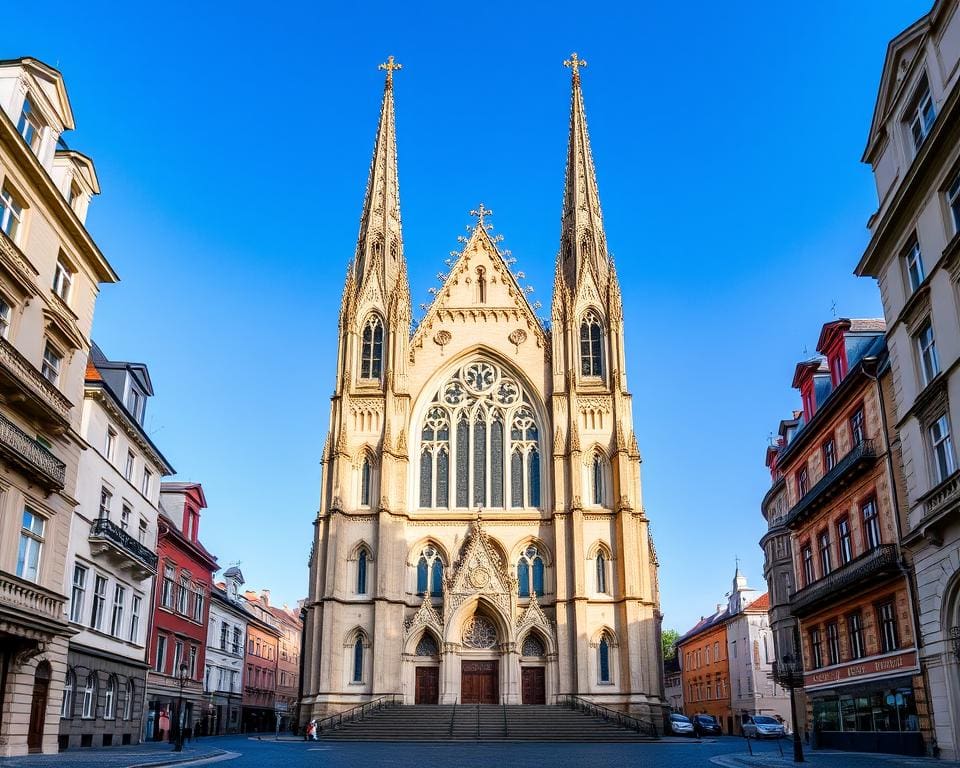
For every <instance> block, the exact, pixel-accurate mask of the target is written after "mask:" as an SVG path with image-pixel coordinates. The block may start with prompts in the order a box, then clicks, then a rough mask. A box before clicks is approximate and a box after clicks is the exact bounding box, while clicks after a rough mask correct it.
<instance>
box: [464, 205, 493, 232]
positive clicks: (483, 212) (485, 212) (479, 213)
mask: <svg viewBox="0 0 960 768" xmlns="http://www.w3.org/2000/svg"><path fill="white" fill-rule="evenodd" d="M470 215H471V216H476V217H477V225H478V226H481V227H482V226H483V217H484V216H493V211H491V210H490V209H489V208H485V207H484V205H483V203H480V206H479V207H478V208H475V209H474V210H472V211H470Z"/></svg>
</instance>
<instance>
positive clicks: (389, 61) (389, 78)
mask: <svg viewBox="0 0 960 768" xmlns="http://www.w3.org/2000/svg"><path fill="white" fill-rule="evenodd" d="M377 69H385V70H387V82H386V87H387V88H393V70H395V69H403V64H397V63H395V62H394V60H393V56H387V60H386V61H385V62H383V63H382V64H381V65H380V66H378V67H377Z"/></svg>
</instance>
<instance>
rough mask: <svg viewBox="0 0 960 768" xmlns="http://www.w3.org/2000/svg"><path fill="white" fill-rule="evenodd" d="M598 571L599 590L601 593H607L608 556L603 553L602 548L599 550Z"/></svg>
mask: <svg viewBox="0 0 960 768" xmlns="http://www.w3.org/2000/svg"><path fill="white" fill-rule="evenodd" d="M596 568H597V570H596V573H597V592H599V593H600V594H606V593H607V558H606V556H605V555H604V554H603V551H602V550H598V551H597V559H596Z"/></svg>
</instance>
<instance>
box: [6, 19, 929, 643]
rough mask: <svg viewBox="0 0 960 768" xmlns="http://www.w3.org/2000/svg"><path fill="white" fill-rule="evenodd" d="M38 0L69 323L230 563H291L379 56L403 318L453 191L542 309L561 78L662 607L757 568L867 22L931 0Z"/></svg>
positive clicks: (847, 182)
mask: <svg viewBox="0 0 960 768" xmlns="http://www.w3.org/2000/svg"><path fill="white" fill-rule="evenodd" d="M213 5H214V4H206V3H197V2H192V3H184V2H181V1H180V0H172V1H171V2H166V3H163V4H162V5H157V4H154V5H151V6H142V7H149V8H150V10H149V11H144V10H140V8H137V6H138V4H129V5H126V6H123V5H121V4H117V3H112V2H111V3H104V2H85V3H79V4H78V3H59V4H57V6H56V7H54V8H50V9H47V10H48V11H49V12H44V13H37V12H36V8H35V7H33V6H28V5H25V4H22V3H21V4H17V3H13V4H10V6H9V7H7V8H5V9H4V22H3V27H2V29H0V56H2V57H14V56H21V55H31V56H36V57H37V58H40V59H42V60H44V61H46V62H48V63H49V64H51V65H55V66H58V67H59V68H60V69H61V71H62V72H63V74H64V76H65V78H66V82H67V87H68V89H69V93H70V97H71V101H72V104H73V108H74V112H75V114H76V120H77V124H78V130H76V131H75V132H73V133H72V134H68V135H67V136H66V139H67V141H68V142H69V143H70V145H71V146H72V147H74V148H76V149H79V150H81V151H83V152H86V153H88V154H89V155H90V156H91V157H92V158H93V159H94V161H95V162H96V165H97V170H98V173H99V176H100V182H101V185H102V187H103V194H102V195H101V197H100V198H99V199H97V200H95V201H94V203H93V205H92V206H91V213H90V217H89V221H88V225H89V228H90V230H91V232H92V233H93V235H94V237H95V238H96V239H97V241H98V242H99V243H100V245H101V247H102V249H103V251H104V253H105V254H106V255H107V257H108V258H109V259H110V261H111V262H112V264H113V265H114V267H115V268H116V269H117V271H118V272H119V274H120V276H121V278H122V282H121V283H119V284H118V285H114V286H106V287H105V288H104V290H103V292H102V294H101V296H100V299H99V301H98V303H97V311H96V321H95V325H94V336H95V338H96V340H97V341H98V343H99V344H100V345H101V347H102V348H103V349H104V351H105V352H106V353H107V354H108V355H109V356H112V357H114V358H117V359H130V360H138V361H143V362H146V363H147V364H148V365H149V366H150V371H151V374H152V377H153V381H154V385H155V388H156V393H157V394H156V397H155V398H153V401H152V403H151V405H150V407H149V410H148V419H147V426H148V429H149V431H150V433H151V435H152V437H153V438H154V439H155V440H156V442H157V444H158V445H159V446H160V447H161V449H162V450H163V451H164V453H165V454H166V455H167V457H168V458H169V459H170V460H171V461H172V463H173V465H174V466H175V467H176V468H177V469H178V470H179V472H180V474H179V477H180V478H181V479H189V480H196V481H200V482H202V483H203V486H204V489H205V491H206V495H207V499H208V501H209V503H210V508H209V509H208V510H207V511H206V512H205V513H204V517H203V521H202V523H201V535H202V539H203V540H204V542H205V543H206V545H207V546H208V547H209V548H210V549H211V550H212V551H213V552H214V553H215V554H216V555H218V556H219V558H220V562H221V564H226V563H229V562H231V561H233V560H241V561H242V569H243V571H244V574H245V576H246V578H247V582H248V585H249V586H252V587H255V588H260V587H270V588H272V590H273V595H274V598H275V599H278V600H280V599H282V600H287V601H290V602H292V601H294V600H296V599H297V598H299V597H301V596H303V595H304V594H305V592H306V589H307V573H306V560H307V553H308V551H309V548H310V540H311V535H312V526H311V520H312V518H313V515H314V512H315V510H316V508H317V502H318V487H319V485H318V480H319V457H320V453H321V450H322V447H323V443H324V438H325V434H326V429H327V418H328V412H329V399H328V398H329V395H330V393H331V391H332V387H333V369H334V365H335V353H336V345H335V336H336V332H337V310H338V306H339V301H340V292H341V287H342V281H343V276H344V272H345V269H346V266H347V264H348V262H349V260H350V258H351V256H352V254H353V248H354V243H355V240H356V235H357V222H358V217H359V214H360V207H361V202H362V196H363V190H364V185H365V183H366V174H367V168H368V163H369V160H370V152H371V149H372V146H373V136H374V130H375V125H376V119H377V114H378V109H379V99H380V94H381V83H382V75H381V73H379V72H377V70H376V65H377V64H378V63H379V62H381V61H383V60H384V59H385V58H386V56H387V55H388V54H391V53H392V54H395V55H396V56H397V59H398V60H399V61H401V62H402V63H403V65H404V69H403V71H402V72H400V73H399V74H398V75H397V76H396V83H397V84H396V99H397V133H398V138H399V156H400V184H401V202H402V211H403V223H404V236H405V246H406V255H407V260H408V262H409V266H410V282H411V286H412V290H413V297H414V314H415V316H419V315H420V314H421V313H420V312H419V310H418V309H417V307H418V305H419V304H420V302H424V301H427V300H428V299H429V295H428V294H427V288H429V287H430V286H431V285H436V280H435V277H434V275H435V273H436V272H437V271H438V270H441V269H443V260H444V259H445V258H447V256H448V254H449V251H450V250H452V249H454V248H455V247H456V246H457V241H456V237H457V235H458V234H461V233H462V232H463V231H464V226H465V225H466V224H468V223H469V221H470V217H469V216H468V215H467V214H468V211H469V210H470V209H471V208H472V207H474V206H475V205H476V204H477V203H478V202H479V201H481V200H482V201H483V202H484V203H486V204H487V205H488V206H489V207H491V208H493V209H494V211H495V212H496V215H495V216H494V217H493V222H494V224H495V226H496V231H497V232H500V233H502V234H503V235H504V237H505V240H504V242H503V246H504V247H506V248H509V249H511V250H512V251H513V255H514V256H516V257H517V259H518V262H517V268H519V269H523V270H524V271H525V272H526V273H527V275H528V278H529V282H530V283H531V284H533V285H534V286H535V287H536V288H537V289H538V290H537V293H536V294H535V297H536V298H539V299H540V301H542V302H543V304H544V307H545V310H544V311H545V313H546V308H547V307H549V300H550V289H551V286H552V269H553V261H554V255H555V253H556V250H557V245H558V237H559V215H560V207H561V193H562V184H563V172H564V159H565V144H566V139H567V118H568V111H569V74H568V71H567V70H565V69H564V68H563V67H562V66H561V61H562V60H563V59H564V58H565V57H566V56H567V55H568V54H569V53H570V52H571V51H572V50H576V51H578V52H579V53H580V54H581V55H582V56H583V57H584V58H586V59H587V60H588V62H589V67H588V69H587V70H586V71H585V72H584V75H583V82H584V92H585V98H586V105H587V114H588V119H589V124H590V129H591V139H592V143H593V151H594V157H595V160H596V165H597V169H598V177H599V183H600V194H601V199H602V201H603V207H604V215H605V222H606V229H607V239H608V242H609V244H610V248H611V251H612V252H613V254H614V255H615V257H616V260H617V266H618V269H619V272H620V279H621V282H622V284H623V293H624V304H625V306H626V328H627V353H628V356H629V359H630V366H629V370H628V375H629V379H628V383H629V385H630V388H631V389H632V391H633V393H634V397H635V407H634V414H635V420H636V430H637V435H638V439H639V443H640V449H641V451H642V453H643V456H644V464H643V479H644V501H645V504H646V508H647V510H648V512H649V515H650V518H651V520H652V526H653V532H654V535H655V537H656V543H657V548H658V550H659V555H660V563H661V569H660V580H661V587H662V602H663V611H664V613H665V614H666V617H665V623H664V625H665V626H666V627H675V628H677V629H679V630H681V631H684V630H686V629H687V628H689V626H691V625H692V623H693V622H695V621H696V620H697V619H698V618H699V616H700V615H701V614H702V613H708V612H709V611H710V610H711V608H712V606H713V605H714V604H715V603H716V602H718V601H720V600H722V599H723V595H724V593H725V592H726V591H727V590H728V589H729V587H730V580H731V578H732V575H733V568H734V557H735V556H736V555H739V556H740V557H741V558H742V561H743V568H744V570H745V572H746V573H747V575H748V576H749V578H750V581H751V583H752V584H753V585H761V583H762V580H763V577H762V555H761V552H760V549H759V547H758V546H757V541H758V539H759V537H760V536H761V535H762V533H763V530H764V522H763V519H762V517H761V516H760V511H759V504H760V499H761V498H762V496H763V494H764V492H765V491H766V489H767V487H768V485H769V478H768V476H767V473H766V470H765V468H764V466H763V453H764V449H765V447H766V445H767V437H768V435H769V433H770V432H771V430H773V429H775V428H776V425H777V423H778V420H779V419H780V418H781V417H783V416H785V415H787V414H788V413H789V412H790V410H791V409H792V408H794V407H796V406H797V404H798V402H799V398H798V395H797V393H796V392H795V391H793V390H791V389H790V380H791V377H792V372H793V367H794V364H795V363H796V362H797V361H798V360H799V359H800V358H802V357H803V356H804V350H805V349H806V350H807V351H809V352H812V351H813V348H814V346H815V344H816V339H817V336H818V334H819V328H820V326H821V324H822V323H823V322H826V321H827V320H829V319H831V317H832V313H831V306H832V304H834V303H835V304H836V310H837V313H838V315H841V316H878V315H879V314H880V312H881V310H880V304H879V296H878V293H877V290H876V287H875V284H874V283H873V281H871V280H866V279H864V280H859V279H857V278H855V277H853V276H852V270H853V267H854V265H855V264H856V262H857V260H858V258H859V255H860V253H861V250H862V248H863V246H864V245H865V243H866V239H867V233H866V229H865V223H866V220H867V217H868V216H869V215H870V214H871V213H872V211H873V210H874V208H875V206H876V195H875V192H874V187H873V181H872V177H871V174H870V171H869V168H868V167H866V166H864V165H862V164H861V163H860V156H861V153H862V151H863V147H864V144H865V142H866V136H867V130H868V127H869V121H870V117H871V114H872V110H873V104H874V99H875V96H876V88H877V83H878V80H879V77H880V69H881V66H882V64H883V56H884V51H885V48H886V44H887V42H888V40H889V39H890V38H891V37H893V36H894V35H896V34H897V33H898V32H900V31H901V30H902V29H903V28H904V27H906V26H907V25H908V24H910V23H911V22H913V21H914V20H915V19H916V18H918V17H919V16H920V15H922V14H923V13H925V12H926V11H927V10H928V9H929V6H930V0H898V1H897V2H876V0H851V1H849V2H844V3H835V2H812V3H793V4H782V3H769V2H744V3H661V4H659V6H657V7H652V6H651V4H649V3H643V4H641V3H603V2H595V3H582V2H551V3H536V4H533V3H512V2H510V3H505V2H489V1H488V2H484V3H471V4H469V5H467V4H462V5H460V6H459V9H458V10H454V9H452V8H451V7H450V6H451V5H452V4H449V3H436V4H423V3H397V2H391V3H382V4H381V3H368V4H362V5H361V4H354V3H336V4H332V3H316V4H315V3H305V2H294V3H284V4H279V5H275V6H274V5H269V4H268V5H264V4H263V3H249V2H240V3H233V4H229V5H228V4H219V5H220V8H221V9H222V10H220V11H216V10H213Z"/></svg>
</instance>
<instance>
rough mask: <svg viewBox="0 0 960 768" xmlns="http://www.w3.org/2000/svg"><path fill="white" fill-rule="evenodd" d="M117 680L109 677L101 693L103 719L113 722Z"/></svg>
mask: <svg viewBox="0 0 960 768" xmlns="http://www.w3.org/2000/svg"><path fill="white" fill-rule="evenodd" d="M116 703H117V679H116V678H115V677H113V676H112V675H111V677H110V679H109V680H107V687H106V690H105V691H104V693H103V719H104V720H113V719H114V716H115V714H116Z"/></svg>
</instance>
